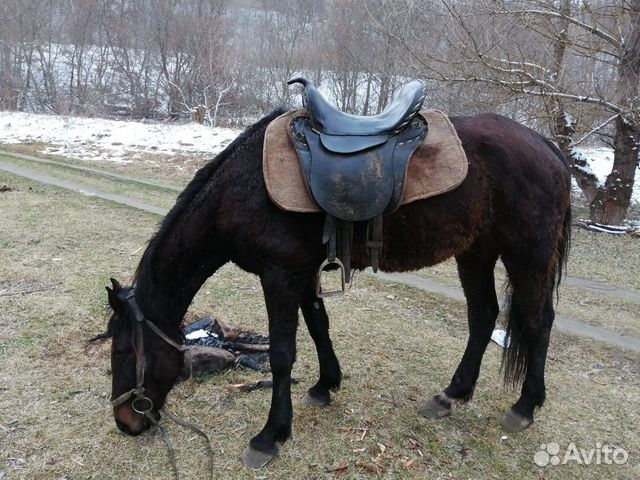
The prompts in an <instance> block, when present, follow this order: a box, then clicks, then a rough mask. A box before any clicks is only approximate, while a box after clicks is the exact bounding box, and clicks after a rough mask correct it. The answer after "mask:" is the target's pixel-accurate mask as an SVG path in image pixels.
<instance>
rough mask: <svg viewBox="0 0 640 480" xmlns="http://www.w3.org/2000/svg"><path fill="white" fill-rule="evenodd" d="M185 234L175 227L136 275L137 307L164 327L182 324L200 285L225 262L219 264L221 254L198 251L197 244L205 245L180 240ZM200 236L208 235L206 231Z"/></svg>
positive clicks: (184, 239) (195, 240) (197, 241)
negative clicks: (168, 237)
mask: <svg viewBox="0 0 640 480" xmlns="http://www.w3.org/2000/svg"><path fill="white" fill-rule="evenodd" d="M185 231H186V229H184V228H176V231H175V233H173V232H172V235H171V239H170V240H169V241H167V242H163V243H161V244H160V245H159V246H158V248H156V249H155V250H154V252H153V255H151V257H150V258H149V259H147V261H144V262H143V263H142V264H141V268H140V272H139V275H138V281H137V284H136V290H137V292H138V293H137V295H136V297H137V298H138V301H139V303H140V306H141V308H142V310H143V312H144V313H145V315H147V316H148V317H150V318H151V319H153V320H155V321H158V322H159V323H160V324H163V325H172V324H173V325H177V324H179V323H180V322H181V321H182V318H183V317H184V314H185V313H186V311H187V308H189V305H190V304H191V301H192V300H193V297H194V296H195V295H196V293H198V290H200V287H201V286H202V284H203V283H204V282H205V281H206V280H207V278H209V277H210V276H211V275H212V274H213V273H214V272H215V270H217V269H218V268H219V267H220V266H221V265H222V264H223V263H224V262H223V261H220V258H224V257H223V256H222V255H218V254H215V255H212V254H211V253H210V252H206V251H199V249H198V245H203V244H204V243H206V242H203V241H199V239H191V238H182V237H184V235H185V234H184V232H185ZM190 231H192V230H190ZM199 235H207V232H206V229H203V230H201V231H200V232H199ZM187 246H188V247H187Z"/></svg>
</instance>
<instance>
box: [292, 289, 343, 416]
mask: <svg viewBox="0 0 640 480" xmlns="http://www.w3.org/2000/svg"><path fill="white" fill-rule="evenodd" d="M315 281H316V277H313V279H312V281H311V282H310V283H309V285H308V287H307V289H306V290H305V292H304V293H303V294H302V297H301V299H300V309H301V310H302V315H303V317H304V321H305V322H306V324H307V328H308V330H309V333H310V334H311V338H312V339H313V342H314V343H315V345H316V351H317V352H318V363H319V364H320V378H319V379H318V382H317V383H316V384H315V385H314V386H313V387H311V388H310V389H309V391H308V393H307V394H306V395H305V397H304V398H303V399H302V404H303V405H304V406H305V407H325V406H327V405H329V403H330V402H331V394H330V393H329V392H330V391H331V390H333V391H335V390H338V389H339V388H340V380H341V379H342V373H341V372H340V364H339V363H338V359H337V357H336V354H335V352H334V351H333V345H332V344H331V338H330V337H329V317H328V316H327V311H326V310H325V308H324V302H323V301H322V299H321V298H318V297H316V292H315Z"/></svg>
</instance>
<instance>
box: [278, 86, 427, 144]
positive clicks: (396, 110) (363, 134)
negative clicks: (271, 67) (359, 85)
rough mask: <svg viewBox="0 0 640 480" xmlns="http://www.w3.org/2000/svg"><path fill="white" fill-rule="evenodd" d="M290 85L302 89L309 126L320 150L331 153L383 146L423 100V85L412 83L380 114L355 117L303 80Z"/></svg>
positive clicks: (415, 111)
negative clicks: (319, 138)
mask: <svg viewBox="0 0 640 480" xmlns="http://www.w3.org/2000/svg"><path fill="white" fill-rule="evenodd" d="M294 83H300V84H302V86H303V87H304V88H303V103H304V106H305V108H306V109H307V111H308V112H309V116H310V119H311V126H312V127H313V129H314V130H316V131H317V132H318V133H319V134H320V137H321V140H322V144H323V146H324V147H325V148H327V149H328V150H330V151H332V152H335V153H352V152H357V151H360V150H363V149H365V148H370V147H373V146H376V145H381V144H382V143H384V142H386V141H387V140H388V139H389V136H390V135H393V134H398V133H400V132H401V131H402V130H403V129H404V128H405V127H406V126H407V125H408V124H409V122H410V121H411V119H412V118H413V117H414V116H415V115H416V114H417V113H418V112H419V111H420V108H421V107H422V103H423V102H424V99H425V96H426V93H425V88H424V84H423V83H422V82H420V81H418V80H413V81H411V82H409V83H407V84H406V85H404V86H403V87H402V88H401V89H400V90H399V91H398V93H397V94H396V95H395V96H394V97H393V99H392V101H391V103H389V105H387V107H386V108H385V109H384V111H383V112H382V113H380V114H378V115H370V116H359V115H351V114H349V113H345V112H343V111H341V110H338V109H337V108H336V107H334V106H333V105H331V104H330V103H329V102H328V101H327V100H326V99H325V98H324V97H323V96H322V95H321V94H320V92H319V91H318V89H317V88H316V87H315V86H314V85H313V84H312V83H311V82H309V81H308V80H307V79H305V78H302V77H296V78H292V79H291V80H289V81H288V82H287V84H289V85H291V84H294ZM345 137H347V138H345Z"/></svg>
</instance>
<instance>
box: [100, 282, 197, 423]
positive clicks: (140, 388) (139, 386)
mask: <svg viewBox="0 0 640 480" xmlns="http://www.w3.org/2000/svg"><path fill="white" fill-rule="evenodd" d="M135 295H136V292H135V289H131V291H130V292H129V293H128V294H127V296H126V297H125V300H126V302H127V305H129V308H131V311H132V312H133V316H134V318H135V320H136V323H135V329H134V337H133V351H134V352H135V354H136V386H135V387H134V388H132V389H131V390H129V391H127V392H125V393H123V394H122V395H120V396H119V397H117V398H114V399H113V400H111V405H113V406H114V407H117V406H118V405H122V404H123V403H124V402H126V401H127V400H129V399H130V398H131V397H134V398H133V401H132V402H131V408H133V409H134V410H135V411H136V412H138V413H139V414H141V415H144V416H145V417H147V419H149V420H152V423H155V419H154V418H153V417H152V415H151V410H152V409H153V401H152V400H151V399H150V398H149V397H147V396H146V395H145V393H144V370H145V366H146V365H145V363H146V362H145V356H144V328H143V326H144V324H146V325H147V326H148V327H149V328H150V329H151V330H152V331H153V332H154V333H155V334H156V335H158V336H159V337H160V338H161V339H162V340H164V341H165V342H166V343H168V344H169V345H171V346H172V347H174V348H175V349H176V350H178V351H180V352H184V351H185V350H188V349H189V347H187V346H185V345H179V344H177V343H176V342H174V341H173V340H171V339H170V338H169V337H168V336H167V335H166V334H165V333H164V332H163V331H162V330H160V329H159V328H158V326H157V325H156V324H155V323H153V322H152V321H151V320H148V319H146V318H145V317H144V315H143V313H142V310H140V306H139V305H138V302H137V301H136V296H135Z"/></svg>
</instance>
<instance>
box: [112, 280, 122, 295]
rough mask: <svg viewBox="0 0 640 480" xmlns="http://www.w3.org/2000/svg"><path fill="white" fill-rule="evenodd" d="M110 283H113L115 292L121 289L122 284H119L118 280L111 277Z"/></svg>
mask: <svg viewBox="0 0 640 480" xmlns="http://www.w3.org/2000/svg"><path fill="white" fill-rule="evenodd" d="M110 280H111V285H113V290H114V291H115V292H116V293H117V292H119V291H120V290H122V285H120V282H118V280H116V279H115V278H111V279H110Z"/></svg>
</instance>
